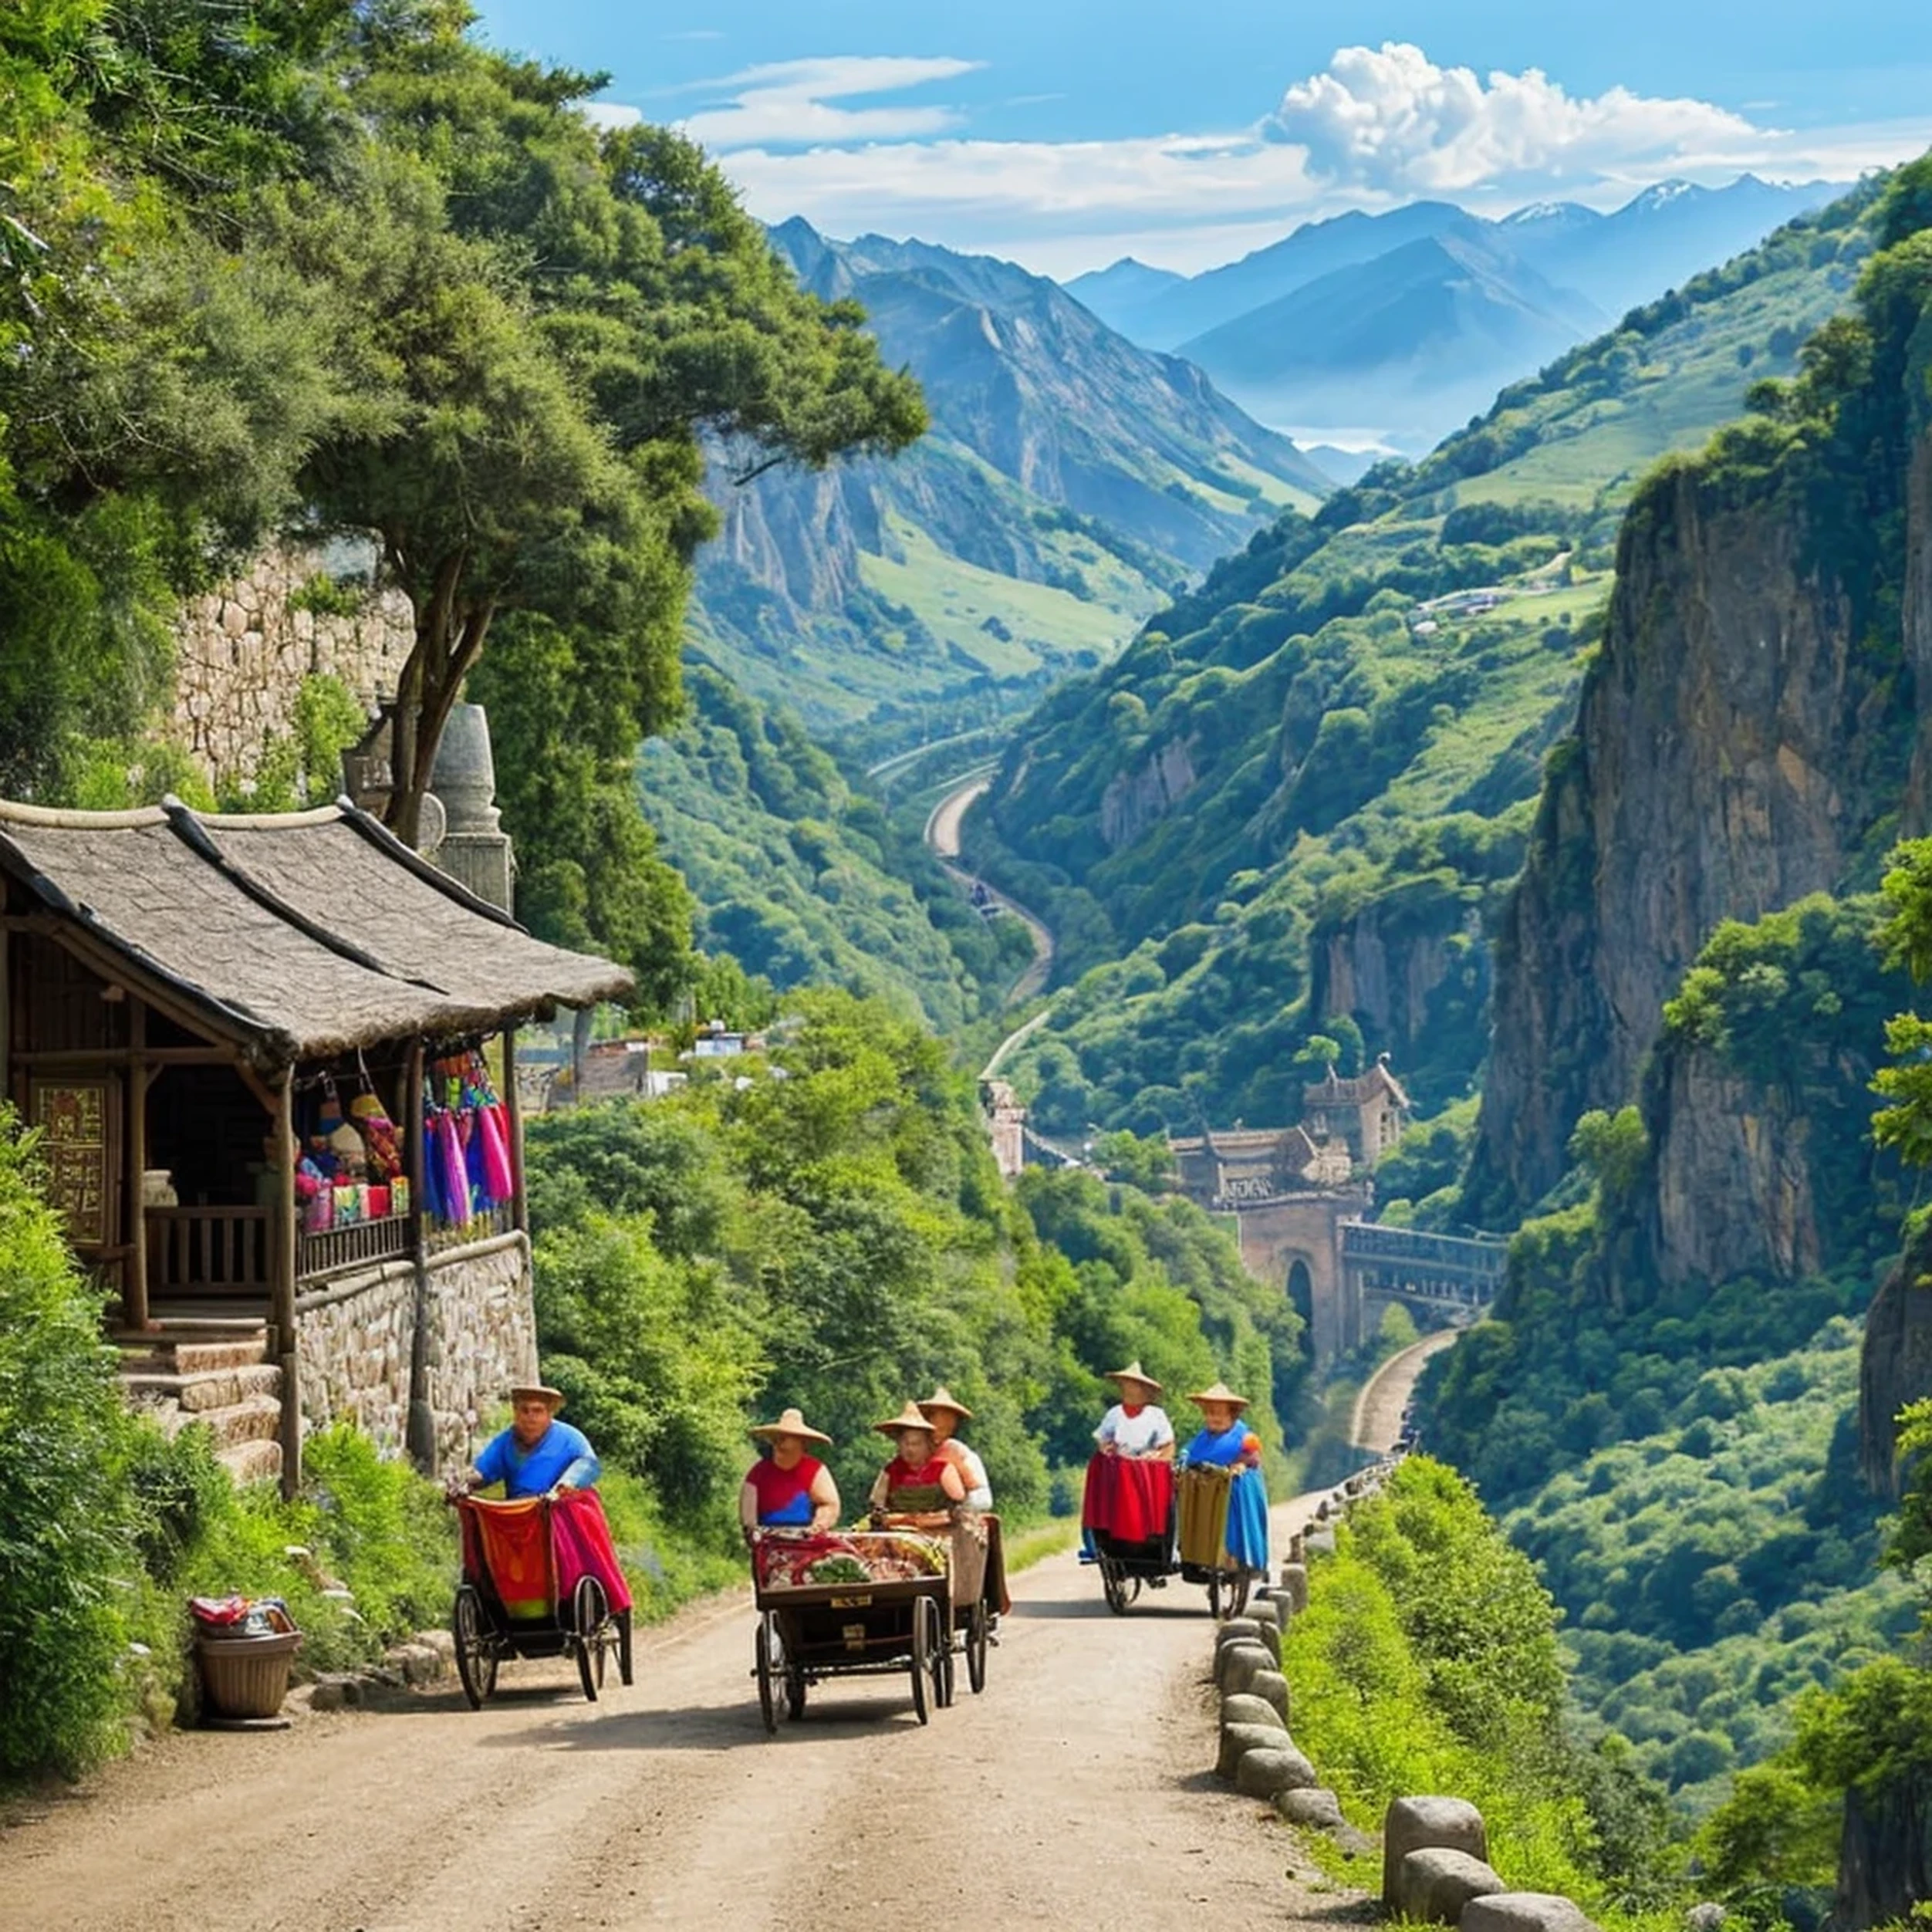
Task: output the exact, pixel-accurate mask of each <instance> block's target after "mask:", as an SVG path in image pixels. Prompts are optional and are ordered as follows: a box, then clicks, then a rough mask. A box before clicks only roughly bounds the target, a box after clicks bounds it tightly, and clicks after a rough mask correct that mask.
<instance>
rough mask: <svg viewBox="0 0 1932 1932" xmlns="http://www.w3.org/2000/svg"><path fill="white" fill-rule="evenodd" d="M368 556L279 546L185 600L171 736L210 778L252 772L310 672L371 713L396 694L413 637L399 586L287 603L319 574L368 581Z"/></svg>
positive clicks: (351, 547) (355, 545) (363, 548)
mask: <svg viewBox="0 0 1932 1932" xmlns="http://www.w3.org/2000/svg"><path fill="white" fill-rule="evenodd" d="M374 566H375V554H374V549H373V545H369V544H366V543H360V542H344V541H341V540H337V541H335V542H329V543H323V544H316V545H286V546H281V547H278V548H276V549H271V550H268V551H265V552H263V553H262V555H261V556H259V557H258V558H256V559H255V562H253V563H252V564H251V565H249V566H248V567H247V568H246V569H244V570H242V572H241V573H239V574H238V575H237V576H235V577H233V578H231V579H229V581H228V582H227V583H224V584H221V585H220V586H218V587H217V588H216V589H214V590H212V591H211V592H209V593H208V594H207V595H206V596H200V597H191V598H190V599H189V600H187V603H185V604H184V606H182V610H181V617H180V619H179V620H178V622H177V625H176V627H175V634H174V647H175V679H174V683H175V690H174V702H173V704H172V705H171V707H170V708H169V717H168V720H167V735H168V737H169V738H171V741H173V742H174V743H176V744H177V745H180V746H181V748H182V749H183V750H184V751H185V752H187V753H188V755H190V756H191V758H193V759H194V762H195V763H196V764H197V765H199V766H200V767H201V770H202V771H203V772H204V773H205V774H206V775H207V776H208V779H209V781H210V782H211V783H214V784H218V785H219V784H223V783H233V782H237V781H245V780H247V779H250V778H252V777H253V776H254V775H255V771H256V768H258V765H260V763H261V760H262V749H263V748H264V746H265V745H267V744H268V743H269V742H271V741H273V740H275V739H276V738H282V737H285V736H286V735H287V734H288V732H289V728H290V726H291V724H292V721H293V719H294V716H295V703H296V694H297V693H298V692H299V691H300V690H301V688H302V680H303V679H304V678H306V677H312V676H314V675H316V674H333V675H334V676H336V677H339V678H340V679H341V680H342V681H343V683H344V684H346V685H347V686H348V687H349V688H350V691H353V693H354V694H355V696H356V701H358V702H359V703H360V704H361V705H362V707H363V710H364V711H366V712H367V713H368V714H370V716H371V717H372V718H373V716H374V715H375V713H376V710H377V706H378V704H380V702H381V701H383V700H384V699H387V698H390V697H393V696H394V695H395V693H396V678H397V673H398V672H399V671H400V670H401V669H402V667H403V664H404V660H405V659H407V657H408V656H409V654H410V648H411V647H412V646H413V645H414V642H415V630H414V620H413V618H412V615H411V613H410V603H409V600H408V599H407V597H405V596H404V595H403V594H402V593H401V592H400V590H385V591H381V592H377V591H376V590H374V589H365V590H364V593H363V599H362V605H361V608H360V610H357V611H356V613H354V614H353V615H351V616H336V615H333V614H331V613H326V612H321V611H310V610H295V609H291V608H290V605H289V600H290V599H291V597H293V596H296V593H298V592H299V591H300V590H301V589H302V587H303V586H305V585H306V584H309V583H311V582H312V581H315V580H316V579H327V580H328V581H329V582H330V583H336V584H339V585H340V586H343V587H344V588H347V589H354V588H356V586H359V585H360V586H367V585H368V584H369V583H370V580H371V579H373V574H374Z"/></svg>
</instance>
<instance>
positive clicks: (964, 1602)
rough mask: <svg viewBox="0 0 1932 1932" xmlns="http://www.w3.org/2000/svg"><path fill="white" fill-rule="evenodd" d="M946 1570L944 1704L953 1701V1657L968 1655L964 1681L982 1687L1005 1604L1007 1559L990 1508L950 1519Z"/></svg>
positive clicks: (975, 1691) (975, 1690)
mask: <svg viewBox="0 0 1932 1932" xmlns="http://www.w3.org/2000/svg"><path fill="white" fill-rule="evenodd" d="M950 1573H951V1630H950V1633H949V1634H950V1641H949V1643H948V1646H947V1650H948V1654H947V1659H946V1694H945V1695H944V1697H942V1698H941V1700H940V1702H941V1704H951V1702H952V1701H953V1674H954V1665H953V1658H954V1657H956V1656H957V1657H964V1659H965V1660H966V1682H967V1685H968V1688H969V1689H970V1690H971V1691H972V1693H973V1694H974V1696H975V1697H977V1696H978V1694H980V1692H981V1691H984V1690H985V1688H986V1659H987V1656H988V1653H989V1652H990V1651H991V1649H992V1644H993V1631H994V1629H995V1626H996V1625H997V1624H998V1622H999V1620H1000V1617H1001V1614H1002V1613H1004V1611H1005V1609H1006V1559H1005V1550H1004V1547H1003V1545H1001V1541H1000V1526H999V1518H998V1517H997V1516H995V1515H993V1514H991V1511H986V1510H969V1511H965V1512H964V1514H962V1515H959V1516H958V1517H956V1518H954V1524H953V1530H952V1562H951V1570H950Z"/></svg>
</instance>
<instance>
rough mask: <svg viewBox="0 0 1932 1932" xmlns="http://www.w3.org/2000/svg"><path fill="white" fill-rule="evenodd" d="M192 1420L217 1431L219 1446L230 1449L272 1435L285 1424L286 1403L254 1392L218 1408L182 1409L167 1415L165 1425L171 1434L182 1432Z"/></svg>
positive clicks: (215, 1435) (266, 1438)
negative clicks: (284, 1405)
mask: <svg viewBox="0 0 1932 1932" xmlns="http://www.w3.org/2000/svg"><path fill="white" fill-rule="evenodd" d="M190 1423H201V1424H204V1425H205V1426H206V1427H208V1428H209V1429H211V1430H213V1431H214V1440H215V1442H216V1444H217V1446H218V1447H219V1448H221V1449H229V1448H233V1447H236V1446H238V1444H243V1443H249V1442H262V1441H268V1440H270V1439H272V1437H275V1435H276V1434H278V1433H279V1430H280V1429H281V1427H282V1403H281V1400H280V1399H279V1397H275V1396H272V1395H252V1396H248V1397H245V1398H244V1399H243V1400H242V1401H240V1402H235V1403H228V1404H227V1405H226V1406H225V1407H221V1408H218V1409H201V1410H195V1411H194V1412H192V1413H191V1412H190V1411H188V1410H177V1412H176V1413H175V1414H174V1415H172V1416H170V1417H164V1419H163V1421H162V1424H161V1426H162V1427H164V1429H166V1430H167V1432H168V1434H170V1435H176V1434H179V1433H180V1432H181V1430H184V1429H185V1428H186V1427H187V1426H188V1425H189V1424H190Z"/></svg>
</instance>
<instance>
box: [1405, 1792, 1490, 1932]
mask: <svg viewBox="0 0 1932 1932" xmlns="http://www.w3.org/2000/svg"><path fill="white" fill-rule="evenodd" d="M1430 1847H1441V1848H1443V1849H1447V1850H1449V1851H1452V1852H1464V1853H1468V1856H1470V1857H1471V1858H1473V1859H1483V1860H1486V1859H1488V1856H1489V1834H1488V1832H1487V1831H1486V1830H1485V1829H1484V1827H1483V1822H1482V1813H1481V1812H1479V1811H1478V1810H1477V1809H1476V1808H1475V1806H1474V1805H1472V1804H1471V1803H1469V1802H1468V1801H1467V1800H1466V1799H1461V1798H1432V1797H1420V1798H1398V1799H1396V1800H1395V1801H1394V1802H1393V1803H1392V1804H1391V1805H1390V1807H1389V1809H1388V1812H1387V1815H1385V1816H1384V1817H1383V1820H1382V1903H1383V1904H1384V1905H1386V1906H1387V1907H1389V1908H1390V1910H1392V1911H1393V1910H1395V1909H1396V1880H1397V1876H1398V1874H1399V1873H1400V1871H1401V1870H1402V1861H1403V1859H1405V1858H1407V1856H1408V1855H1409V1854H1410V1853H1411V1852H1418V1851H1421V1850H1424V1849H1427V1848H1430ZM1490 1889H1491V1890H1492V1891H1497V1892H1500V1891H1501V1890H1502V1887H1501V1886H1500V1885H1496V1886H1491V1888H1490Z"/></svg>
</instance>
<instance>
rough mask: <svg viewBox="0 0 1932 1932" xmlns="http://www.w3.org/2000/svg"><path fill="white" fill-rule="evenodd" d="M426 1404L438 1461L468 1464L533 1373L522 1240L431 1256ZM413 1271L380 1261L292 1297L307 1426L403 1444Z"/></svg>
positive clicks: (392, 1447)
mask: <svg viewBox="0 0 1932 1932" xmlns="http://www.w3.org/2000/svg"><path fill="white" fill-rule="evenodd" d="M428 1282H429V1305H428V1316H429V1323H428V1337H427V1340H428V1376H427V1388H426V1389H425V1390H424V1391H423V1394H424V1398H425V1399H426V1400H427V1404H428V1408H429V1417H428V1420H429V1422H430V1424H431V1425H432V1427H433V1429H434V1437H435V1444H436V1457H437V1467H438V1468H450V1467H452V1466H457V1465H460V1464H463V1463H466V1462H468V1461H469V1459H470V1458H471V1456H472V1455H473V1454H474V1453H475V1450H476V1448H477V1446H478V1437H480V1436H481V1433H482V1431H483V1430H484V1429H485V1427H486V1426H487V1424H488V1422H489V1420H490V1417H491V1410H493V1409H495V1407H498V1405H499V1404H501V1403H502V1402H503V1401H504V1400H505V1398H506V1397H507V1396H508V1393H509V1389H510V1385H511V1384H512V1383H514V1382H519V1381H527V1380H534V1379H535V1374H536V1359H537V1345H536V1310H535V1305H534V1304H533V1302H532V1277H531V1270H530V1243H529V1238H528V1237H527V1236H525V1235H521V1234H513V1235H499V1236H498V1237H497V1238H495V1239H494V1240H491V1241H480V1242H478V1243H477V1244H476V1245H475V1246H474V1247H470V1248H452V1249H451V1250H450V1251H448V1252H447V1253H445V1254H442V1255H433V1256H432V1257H431V1259H430V1262H429V1267H428ZM416 1293H417V1291H416V1271H415V1268H414V1265H413V1264H411V1263H410V1262H384V1263H383V1264H382V1265H380V1266H379V1267H377V1268H370V1269H369V1270H367V1271H366V1272H363V1273H362V1274H358V1275H349V1276H345V1277H344V1278H343V1279H342V1280H340V1281H339V1282H331V1283H330V1284H329V1285H328V1286H327V1287H326V1288H325V1289H317V1290H312V1291H311V1292H309V1293H308V1294H307V1295H304V1296H303V1297H302V1299H301V1300H300V1301H299V1302H298V1303H297V1305H296V1335H297V1337H298V1344H299V1353H300V1357H301V1376H302V1424H303V1427H304V1428H305V1430H316V1429H320V1428H324V1427H326V1426H327V1425H328V1424H329V1423H331V1422H334V1421H338V1420H342V1419H343V1418H345V1417H346V1419H348V1420H350V1421H352V1422H353V1423H354V1424H355V1425H356V1427H357V1428H359V1429H360V1430H362V1431H363V1434H366V1435H367V1436H369V1437H370V1438H371V1439H372V1440H373V1441H374V1442H375V1444H376V1445H377V1448H378V1449H380V1451H382V1452H383V1454H385V1455H400V1454H403V1453H404V1450H405V1449H406V1448H407V1447H408V1444H409V1440H410V1434H409V1417H410V1397H411V1390H410V1361H411V1358H412V1356H413V1354H414V1345H415V1338H416Z"/></svg>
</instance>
